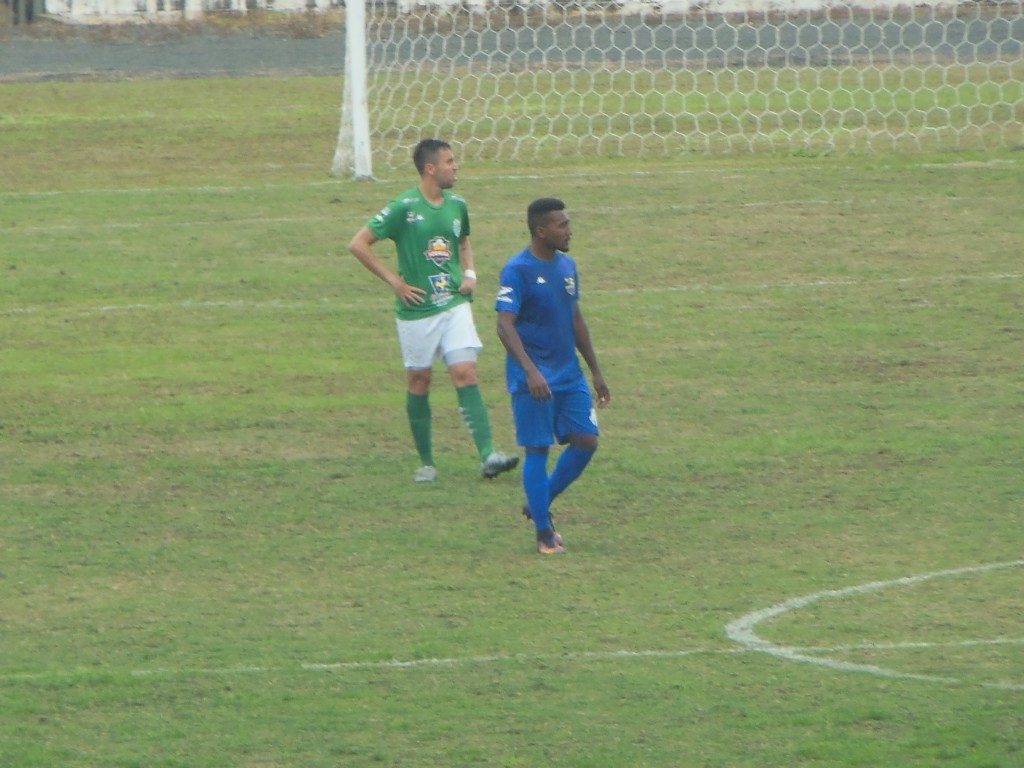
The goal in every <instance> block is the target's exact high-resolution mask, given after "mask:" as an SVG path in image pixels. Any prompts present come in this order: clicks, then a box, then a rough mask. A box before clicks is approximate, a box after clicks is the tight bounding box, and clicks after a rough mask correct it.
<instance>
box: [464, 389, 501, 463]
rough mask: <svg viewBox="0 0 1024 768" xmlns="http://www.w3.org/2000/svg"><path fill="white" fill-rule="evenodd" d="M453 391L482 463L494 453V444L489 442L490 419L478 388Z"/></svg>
mask: <svg viewBox="0 0 1024 768" xmlns="http://www.w3.org/2000/svg"><path fill="white" fill-rule="evenodd" d="M455 391H456V392H457V393H458V395H459V411H460V412H461V413H462V418H463V420H464V421H465V422H466V426H467V427H469V431H470V432H472V433H473V442H474V443H476V449H477V451H478V452H479V453H480V460H481V461H483V460H484V459H486V458H487V457H488V456H490V455H491V453H492V451H494V443H493V442H492V441H491V419H490V417H489V416H488V415H487V406H486V405H484V398H483V396H482V395H481V394H480V387H478V386H477V385H476V384H470V385H469V386H468V387H461V388H459V389H457V390H455Z"/></svg>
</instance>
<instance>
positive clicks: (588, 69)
mask: <svg viewBox="0 0 1024 768" xmlns="http://www.w3.org/2000/svg"><path fill="white" fill-rule="evenodd" d="M354 1H355V2H362V0H354ZM801 2H802V0H783V3H784V4H785V7H786V8H789V9H790V10H784V9H781V8H782V4H780V3H779V2H771V0H707V2H701V1H700V0H664V1H663V2H660V3H653V2H631V1H630V0H625V1H624V2H620V1H614V2H613V1H612V0H604V1H603V2H596V1H595V0H568V1H567V2H536V3H531V2H528V1H527V0H511V1H510V2H506V1H505V0H502V1H501V2H494V0H469V2H468V3H467V2H463V3H459V4H452V3H450V2H440V3H436V2H432V3H430V4H429V5H421V4H419V3H417V2H414V0H397V2H396V1H395V0H390V1H385V0H365V23H363V24H362V25H361V27H362V29H363V30H364V31H365V41H364V42H361V41H359V40H358V38H357V39H356V42H355V43H353V42H352V40H353V38H352V36H351V35H349V37H348V41H349V46H348V49H347V50H346V61H347V62H351V61H352V60H353V59H356V60H358V59H360V58H361V57H362V55H363V51H364V50H365V93H363V94H362V97H363V98H361V99H359V100H357V101H356V102H354V103H353V102H352V99H351V98H348V99H347V100H346V105H347V106H346V108H345V109H343V121H342V122H343V124H342V130H341V131H340V133H339V146H338V152H337V154H336V157H335V168H334V170H335V172H338V173H345V172H347V171H351V169H352V154H353V150H352V145H353V140H352V131H351V128H352V125H355V126H356V127H357V133H358V126H359V125H360V122H359V121H360V120H362V121H363V122H362V125H363V126H364V130H368V136H366V137H364V140H365V142H366V144H368V146H369V149H368V151H369V152H370V153H371V156H372V163H373V164H374V165H376V166H377V167H381V166H383V167H387V168H392V167H396V166H403V167H404V166H405V165H407V164H408V163H409V155H410V150H411V148H412V147H413V146H414V145H415V144H416V142H418V141H419V140H420V139H421V138H425V137H430V136H436V137H442V138H445V139H447V140H449V141H452V142H454V143H456V144H457V145H458V146H459V151H460V155H461V156H462V157H464V158H494V159H510V160H511V159H516V160H531V159H541V158H544V157H554V156H558V155H562V156H564V155H567V154H570V155H572V154H584V153H588V154H603V155H630V156H652V155H668V154H672V153H677V152H685V151H696V152H729V151H788V152H793V151H800V150H806V151H815V152H818V151H850V150H854V151H856V150H874V149H882V148H903V147H907V148H913V149H929V148H936V149H938V148H965V149H966V148H992V147H998V146H1015V145H1018V144H1021V143H1024V4H1022V3H1021V2H1019V1H1016V2H971V3H966V4H959V5H935V6H916V7H886V8H880V7H873V8H865V7H860V6H849V5H824V4H822V3H818V2H814V0H810V2H811V3H812V4H813V6H814V7H805V6H806V3H804V6H801ZM352 4H353V0H350V2H349V5H350V6H351V5H352ZM758 7H761V8H762V9H761V10H758ZM351 20H352V19H351V17H350V22H351ZM349 72H350V68H349V67H348V66H347V67H346V93H348V86H349V83H348V79H349ZM364 110H365V113H364ZM357 143H358V142H357Z"/></svg>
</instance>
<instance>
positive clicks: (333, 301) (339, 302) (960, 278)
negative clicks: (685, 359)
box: [0, 273, 1024, 317]
mask: <svg viewBox="0 0 1024 768" xmlns="http://www.w3.org/2000/svg"><path fill="white" fill-rule="evenodd" d="M1022 278H1024V273H996V274H941V275H936V276H934V278H894V279H880V280H866V281H858V280H825V279H822V280H812V281H794V282H783V283H750V284H736V285H731V286H721V285H720V286H716V285H711V284H702V283H695V284H692V285H688V286H643V287H638V288H612V289H591V290H589V291H587V295H588V296H617V295H623V294H627V295H629V294H643V295H655V294H674V293H750V292H752V291H753V292H767V291H779V290H803V289H810V290H813V289H817V288H856V287H860V286H865V287H870V286H902V285H925V286H929V285H944V284H950V283H961V282H972V283H999V282H1004V281H1015V280H1021V279H1022ZM478 298H479V297H478ZM371 306H380V307H382V308H386V307H388V306H390V303H389V301H388V297H387V295H386V291H384V290H383V289H382V290H381V291H380V293H379V295H378V294H370V293H360V295H359V296H357V297H355V298H350V297H345V298H342V297H339V296H325V297H322V298H318V299H307V300H304V301H284V300H280V299H271V300H268V301H250V300H247V299H224V300H212V301H193V300H185V301H172V302H135V303H131V304H103V305H99V306H86V307H52V306H48V307H38V306H15V307H8V308H6V309H0V317H4V316H25V315H40V316H44V317H45V316H77V317H88V316H94V315H104V314H121V313H128V312H161V311H207V310H220V309H228V310H238V311H243V312H265V311H273V310H291V311H295V310H303V309H325V308H326V309H331V310H334V309H338V308H348V307H356V308H365V307H371Z"/></svg>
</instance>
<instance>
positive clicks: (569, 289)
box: [565, 277, 576, 296]
mask: <svg viewBox="0 0 1024 768" xmlns="http://www.w3.org/2000/svg"><path fill="white" fill-rule="evenodd" d="M565 292H566V293H568V294H569V295H570V296H575V295H576V278H575V277H567V278H565Z"/></svg>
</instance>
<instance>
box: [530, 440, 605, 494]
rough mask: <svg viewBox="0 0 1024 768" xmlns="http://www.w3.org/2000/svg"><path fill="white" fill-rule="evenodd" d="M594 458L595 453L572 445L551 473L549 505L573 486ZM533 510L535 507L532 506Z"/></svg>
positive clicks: (564, 452)
mask: <svg viewBox="0 0 1024 768" xmlns="http://www.w3.org/2000/svg"><path fill="white" fill-rule="evenodd" d="M592 458H594V451H584V450H581V449H579V448H576V447H574V446H572V445H570V446H569V447H568V448H566V449H565V450H564V451H562V455H561V456H559V457H558V462H557V463H556V464H555V471H554V472H552V473H551V479H550V480H549V481H548V503H549V504H550V503H551V502H552V501H554V500H555V497H556V496H558V494H560V493H561V492H562V491H564V490H565V489H566V488H568V487H569V486H570V485H572V482H573V481H574V480H575V479H576V478H577V477H579V476H580V475H581V474H582V473H583V470H584V469H586V468H587V464H589V463H590V460H591V459H592ZM530 509H531V510H532V509H533V506H532V505H531V506H530Z"/></svg>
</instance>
